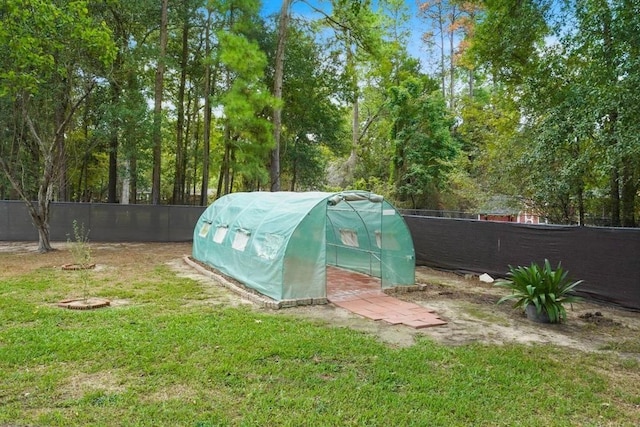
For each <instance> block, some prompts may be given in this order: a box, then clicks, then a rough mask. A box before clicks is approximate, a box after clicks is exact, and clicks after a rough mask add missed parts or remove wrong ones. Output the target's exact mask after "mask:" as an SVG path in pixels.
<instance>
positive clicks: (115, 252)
mask: <svg viewBox="0 0 640 427" xmlns="http://www.w3.org/2000/svg"><path fill="white" fill-rule="evenodd" d="M54 247H55V248H57V249H58V250H57V251H54V252H51V253H48V254H37V245H36V244H35V243H14V242H0V278H2V277H4V276H8V275H10V274H11V275H15V274H16V272H24V273H27V272H28V271H30V270H33V269H36V268H40V267H60V266H62V265H63V264H64V263H67V262H69V261H70V253H69V251H68V247H67V243H58V244H54ZM91 253H92V257H93V260H94V261H95V262H96V271H98V272H100V273H102V274H106V275H113V276H114V277H117V278H118V280H121V281H129V280H135V279H136V278H137V277H140V275H144V274H145V272H147V271H152V270H153V269H154V268H156V266H157V265H158V264H165V265H167V266H169V267H170V268H171V269H172V270H173V271H175V272H176V274H178V275H179V276H181V277H188V278H191V279H193V280H196V281H198V282H199V283H200V284H201V285H202V298H201V299H198V300H194V301H191V302H189V304H194V305H195V304H215V305H218V304H220V305H231V306H235V305H252V306H253V307H254V309H255V310H264V311H268V312H270V313H273V314H276V315H281V316H294V317H300V318H305V319H311V320H314V321H318V322H320V323H322V324H326V325H331V326H335V327H348V328H351V329H355V330H358V331H362V332H363V333H367V334H371V335H374V336H376V337H378V339H380V340H381V341H383V342H385V343H387V344H389V345H392V346H398V347H404V346H410V345H412V344H413V343H414V342H415V339H416V338H417V337H421V336H427V337H431V338H433V339H434V340H436V341H438V342H440V343H443V344H448V345H459V344H467V343H474V342H477V343H486V344H505V343H523V344H535V343H549V344H553V345H558V346H563V347H570V348H574V349H578V350H582V351H589V352H595V351H618V350H619V352H620V354H623V355H624V356H626V357H630V358H635V359H638V360H640V352H638V351H636V350H637V349H638V348H640V313H637V312H631V311H626V310H622V309H619V308H616V307H611V306H606V305H602V304H598V303H595V302H581V303H576V304H573V306H571V307H567V322H566V323H564V324H560V325H541V324H538V323H534V322H532V321H530V320H528V319H527V318H526V317H525V316H524V314H523V313H522V312H521V311H519V310H513V309H512V308H511V306H510V305H509V303H506V304H501V305H497V304H496V302H497V301H498V299H500V297H501V296H503V295H505V290H504V289H501V288H497V287H495V286H493V285H491V284H488V283H483V282H481V281H479V280H478V278H477V277H476V276H466V277H465V276H460V275H457V274H453V273H449V272H443V271H438V270H433V269H429V268H425V267H418V268H417V270H416V281H417V283H420V284H424V285H425V286H423V288H424V290H422V291H416V292H409V293H398V294H396V295H395V296H396V297H397V298H400V299H403V300H406V301H411V302H414V303H416V304H419V305H422V306H424V307H427V308H430V309H433V310H435V311H436V313H437V314H438V316H439V317H441V318H442V319H444V320H446V321H447V324H446V325H444V326H437V327H433V328H427V329H421V330H416V329H413V328H409V327H406V326H394V325H389V324H386V323H384V322H374V321H371V320H368V319H365V318H362V317H359V316H357V315H354V314H352V313H351V312H349V311H347V310H344V309H341V308H338V307H335V306H333V305H332V304H327V305H316V306H301V307H294V308H287V309H281V310H269V309H262V308H259V307H258V306H257V305H255V304H252V303H251V302H250V301H246V300H244V299H242V298H241V297H240V296H238V295H236V294H234V293H233V292H231V291H230V290H228V289H226V288H224V287H223V286H221V285H220V284H218V283H217V282H216V281H215V280H214V279H212V278H211V277H205V276H203V275H202V274H199V273H198V272H197V271H195V270H194V269H193V268H192V267H190V266H188V265H187V264H185V262H184V261H183V257H184V255H188V254H190V253H191V244H190V243H172V244H167V243H117V244H98V243H92V244H91ZM25 257H28V258H29V262H28V263H26V262H25V259H24V258H25ZM114 304H115V305H118V304H119V301H112V305H114ZM620 343H624V346H621V345H620ZM629 349H632V350H633V351H628V350H629Z"/></svg>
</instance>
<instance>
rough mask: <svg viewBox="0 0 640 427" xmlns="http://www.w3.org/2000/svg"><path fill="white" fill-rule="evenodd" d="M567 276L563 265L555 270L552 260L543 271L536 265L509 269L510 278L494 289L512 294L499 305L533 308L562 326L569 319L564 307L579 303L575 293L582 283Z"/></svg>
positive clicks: (546, 261) (543, 267) (502, 299)
mask: <svg viewBox="0 0 640 427" xmlns="http://www.w3.org/2000/svg"><path fill="white" fill-rule="evenodd" d="M567 275H568V271H565V270H563V269H562V266H561V265H560V263H558V266H557V267H556V269H555V270H554V269H552V268H551V264H550V263H549V260H545V261H544V265H543V266H542V267H540V266H539V265H538V264H536V263H533V262H532V263H531V266H529V267H522V266H520V267H512V266H509V273H508V274H507V277H508V278H507V279H503V280H498V281H497V282H496V283H495V285H496V286H499V287H503V288H506V289H509V290H510V291H511V292H512V293H511V294H510V295H507V296H505V297H502V298H501V299H500V300H499V301H498V304H500V303H503V302H505V301H510V300H516V301H515V303H514V304H513V307H514V308H518V307H520V308H522V309H525V308H526V307H527V306H528V305H529V304H533V305H535V307H536V311H537V313H538V314H540V313H543V312H544V313H547V314H548V315H549V320H550V322H551V323H559V322H560V321H563V320H566V318H567V312H566V309H565V308H564V304H568V303H572V302H576V301H580V297H578V296H576V295H574V294H573V292H574V289H575V288H576V287H577V286H578V285H579V284H580V283H582V280H578V281H571V280H569V279H568V278H567Z"/></svg>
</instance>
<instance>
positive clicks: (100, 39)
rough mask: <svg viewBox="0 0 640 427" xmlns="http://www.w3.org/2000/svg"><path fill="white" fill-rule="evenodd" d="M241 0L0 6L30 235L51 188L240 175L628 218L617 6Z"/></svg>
mask: <svg viewBox="0 0 640 427" xmlns="http://www.w3.org/2000/svg"><path fill="white" fill-rule="evenodd" d="M263 6H264V5H263V3H262V2H260V1H259V0H233V1H224V2H223V1H213V0H176V1H172V2H158V1H152V0H141V1H136V2H128V1H124V0H99V1H98V0H96V1H93V0H77V1H57V0H56V1H41V0H6V1H4V2H2V4H1V5H0V106H1V107H2V108H1V109H0V132H1V134H0V135H1V138H0V172H1V173H0V198H2V199H22V200H24V201H25V203H28V204H29V206H30V212H31V215H32V218H33V220H34V223H35V224H36V225H37V227H38V228H39V231H40V233H41V239H43V240H45V242H46V239H47V235H46V234H47V227H48V225H47V224H48V208H47V206H48V203H49V202H50V201H54V200H59V201H75V202H89V201H90V202H110V203H171V204H202V205H206V204H208V203H210V201H211V200H213V199H215V198H217V197H220V196H222V195H224V194H227V193H230V192H234V191H255V190H261V191H265V190H266V191H269V190H272V191H277V190H290V191H303V190H337V189H342V188H357V189H369V190H372V191H376V192H379V193H382V194H383V195H385V196H386V197H388V198H390V199H392V200H393V201H394V203H396V204H397V205H398V206H400V207H406V208H413V209H444V210H464V211H468V212H478V211H479V210H480V209H481V207H482V205H483V204H485V203H486V202H487V201H488V200H496V199H498V200H503V201H506V202H504V203H505V204H508V205H509V207H510V208H511V207H512V208H513V209H529V210H533V211H535V212H536V213H537V214H538V215H539V216H540V217H542V218H545V219H546V220H547V221H549V222H553V223H563V224H593V225H613V226H637V224H638V216H639V213H640V202H639V201H638V189H639V185H640V141H639V139H640V136H639V135H640V132H639V129H638V127H640V124H639V121H638V120H637V118H638V117H640V102H638V100H636V98H638V97H640V94H639V93H638V91H637V88H638V87H639V85H640V81H638V80H639V79H640V77H638V76H640V40H639V39H638V38H639V37H640V35H639V34H640V32H639V31H638V28H640V13H639V12H640V10H639V7H638V5H637V2H634V1H629V0H621V1H617V2H609V1H605V0H517V1H516V0H490V1H479V0H473V1H461V0H429V1H420V2H418V3H417V5H415V6H414V5H413V4H409V2H403V1H399V0H379V1H376V2H373V1H369V0H359V1H342V0H326V1H316V2H298V1H295V0H293V1H288V0H287V1H285V2H283V3H282V5H281V6H282V7H280V8H278V10H277V12H276V13H274V14H273V15H272V16H268V15H266V14H265V13H264V12H262V11H263V10H264V9H263ZM418 39H419V40H422V42H423V49H422V50H417V49H415V48H410V46H411V45H412V43H413V42H414V41H415V40H418ZM34 201H37V202H34ZM504 207H507V206H504ZM42 249H43V250H46V249H47V244H46V243H44V244H43V246H42Z"/></svg>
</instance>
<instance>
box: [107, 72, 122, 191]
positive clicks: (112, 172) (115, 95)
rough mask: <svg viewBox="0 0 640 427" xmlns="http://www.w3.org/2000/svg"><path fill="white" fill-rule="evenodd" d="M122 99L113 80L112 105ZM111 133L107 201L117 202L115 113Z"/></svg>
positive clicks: (116, 124)
mask: <svg viewBox="0 0 640 427" xmlns="http://www.w3.org/2000/svg"><path fill="white" fill-rule="evenodd" d="M119 101H120V88H119V85H118V83H117V82H116V81H111V105H112V106H113V107H114V108H116V107H117V105H118V103H119ZM110 127H111V129H110V134H109V183H108V184H107V189H108V190H107V203H117V201H118V200H117V199H118V145H119V144H118V142H119V141H118V128H119V126H118V119H117V118H116V117H115V114H114V115H113V117H112V119H111V123H110Z"/></svg>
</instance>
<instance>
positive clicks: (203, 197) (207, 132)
mask: <svg viewBox="0 0 640 427" xmlns="http://www.w3.org/2000/svg"><path fill="white" fill-rule="evenodd" d="M210 28H211V9H209V10H208V11H207V28H206V30H205V49H204V50H205V58H206V66H205V69H204V129H203V133H204V135H203V148H202V185H201V186H200V206H207V204H208V203H207V202H208V200H209V198H208V195H209V157H210V155H209V151H210V147H211V142H210V139H211V64H210V63H209V62H210V59H211V41H210V40H209V39H210V37H211V34H210V31H211V30H210ZM219 190H220V184H218V194H216V197H220V191H219Z"/></svg>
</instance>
